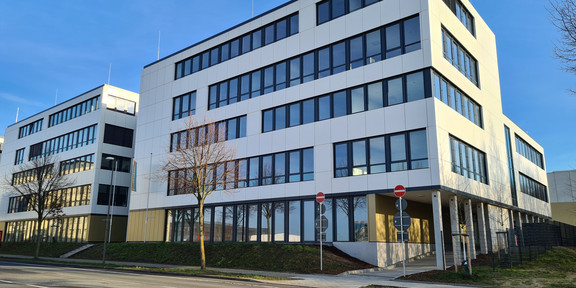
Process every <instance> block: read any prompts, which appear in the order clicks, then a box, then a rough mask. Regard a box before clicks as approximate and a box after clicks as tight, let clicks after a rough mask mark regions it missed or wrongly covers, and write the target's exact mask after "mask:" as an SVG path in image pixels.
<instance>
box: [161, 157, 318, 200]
mask: <svg viewBox="0 0 576 288" xmlns="http://www.w3.org/2000/svg"><path fill="white" fill-rule="evenodd" d="M224 165H226V166H224ZM228 165H230V166H228ZM219 166H220V167H222V169H235V170H236V171H235V172H234V173H232V172H230V173H226V177H216V176H217V174H216V173H212V175H214V176H215V177H214V179H213V185H216V186H217V189H216V190H223V189H233V188H243V187H247V186H249V187H254V186H264V185H272V184H283V183H287V182H300V181H310V180H314V149H313V148H305V149H298V150H292V151H286V152H279V153H274V154H268V155H262V156H255V157H251V158H248V159H240V160H233V161H231V162H229V163H225V164H221V165H219ZM208 169H211V170H213V172H216V169H217V167H212V166H210V167H209V168H208ZM286 171H289V173H287V172H286ZM192 173H194V169H182V170H174V171H170V172H169V173H168V196H172V195H181V194H189V193H192V192H193V191H192V187H194V185H192V184H190V183H191V179H193V175H192ZM232 175H233V176H232ZM228 176H230V177H228ZM218 179H219V180H218ZM217 182H218V183H217Z"/></svg>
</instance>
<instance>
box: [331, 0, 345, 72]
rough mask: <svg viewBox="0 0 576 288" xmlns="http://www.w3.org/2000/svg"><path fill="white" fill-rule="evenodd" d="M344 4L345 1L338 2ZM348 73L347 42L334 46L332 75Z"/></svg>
mask: <svg viewBox="0 0 576 288" xmlns="http://www.w3.org/2000/svg"><path fill="white" fill-rule="evenodd" d="M338 1H342V2H344V0H338ZM343 71H346V42H345V41H342V42H340V43H336V44H334V45H332V74H336V73H340V72H343Z"/></svg>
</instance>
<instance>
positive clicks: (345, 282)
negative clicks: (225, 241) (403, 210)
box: [0, 254, 471, 288]
mask: <svg viewBox="0 0 576 288" xmlns="http://www.w3.org/2000/svg"><path fill="white" fill-rule="evenodd" d="M0 258H12V259H32V258H33V257H31V256H16V255H6V254H0ZM40 259H41V260H49V261H54V262H66V263H88V264H100V263H102V261H100V260H86V259H70V258H49V257H40ZM106 263H107V264H115V265H126V266H140V267H154V268H185V269H200V267H197V266H179V265H167V264H154V263H135V262H122V261H106ZM435 268H436V265H435V258H434V256H428V257H425V258H423V259H420V260H417V261H414V262H409V263H406V275H409V274H414V273H419V272H424V271H429V270H434V269H435ZM208 269H210V270H215V271H220V272H228V273H241V274H254V275H263V276H276V277H287V278H293V279H295V280H283V281H271V280H258V281H260V282H266V283H281V284H288V285H295V286H302V287H340V288H359V287H364V286H368V285H381V286H392V287H409V288H426V287H432V288H443V287H450V288H453V287H471V286H457V285H450V284H436V283H429V282H409V281H400V280H394V279H395V278H396V277H400V276H402V274H403V272H402V265H400V266H399V267H390V268H387V269H385V268H382V269H376V271H351V272H346V273H342V274H340V275H325V274H294V273H282V272H269V271H255V270H241V269H227V268H210V267H209V268H208Z"/></svg>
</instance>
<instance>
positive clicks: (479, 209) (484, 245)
mask: <svg viewBox="0 0 576 288" xmlns="http://www.w3.org/2000/svg"><path fill="white" fill-rule="evenodd" d="M476 215H478V236H479V237H478V238H479V241H480V253H482V254H488V242H487V240H486V218H485V217H486V216H484V203H478V204H476Z"/></svg>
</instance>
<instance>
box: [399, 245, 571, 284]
mask: <svg viewBox="0 0 576 288" xmlns="http://www.w3.org/2000/svg"><path fill="white" fill-rule="evenodd" d="M472 272H473V275H468V274H466V273H465V272H464V271H462V269H459V271H458V273H456V272H454V271H429V272H424V273H421V274H416V275H408V276H407V277H406V278H405V279H406V280H417V281H429V282H444V283H452V284H470V285H478V286H492V287H514V288H518V287H552V288H560V287H563V288H568V287H573V288H576V248H566V247H557V248H553V249H552V250H551V251H548V252H547V253H546V254H544V255H542V256H540V257H539V258H538V259H536V260H534V261H531V262H526V263H525V264H523V265H521V266H518V267H515V268H512V269H500V268H495V269H494V268H493V267H491V265H490V263H489V261H488V262H484V263H480V264H479V265H476V266H475V267H474V266H473V267H472Z"/></svg>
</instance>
